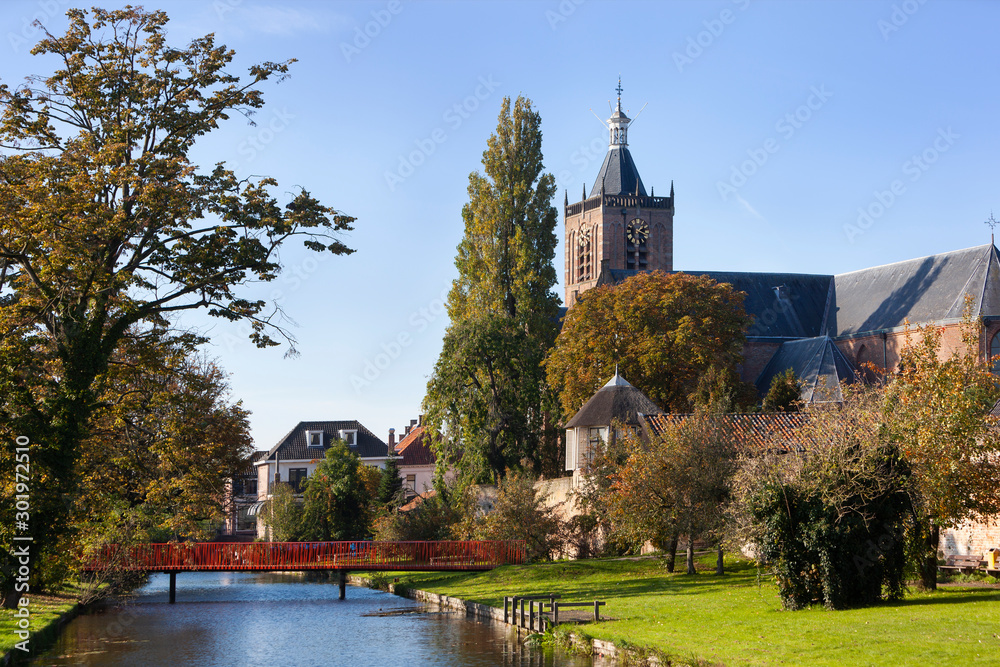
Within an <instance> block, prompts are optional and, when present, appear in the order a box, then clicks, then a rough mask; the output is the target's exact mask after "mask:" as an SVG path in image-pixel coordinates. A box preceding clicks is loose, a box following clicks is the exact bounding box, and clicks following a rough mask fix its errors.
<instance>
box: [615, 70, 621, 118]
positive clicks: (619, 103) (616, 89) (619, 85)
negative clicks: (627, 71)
mask: <svg viewBox="0 0 1000 667" xmlns="http://www.w3.org/2000/svg"><path fill="white" fill-rule="evenodd" d="M615 92H617V93H618V110H619V111H621V110H622V75H621V74H619V75H618V87H617V88H615Z"/></svg>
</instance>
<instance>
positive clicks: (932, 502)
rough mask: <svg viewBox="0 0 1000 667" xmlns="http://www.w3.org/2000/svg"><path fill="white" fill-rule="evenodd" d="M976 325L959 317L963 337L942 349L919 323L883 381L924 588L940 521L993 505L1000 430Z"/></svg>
mask: <svg viewBox="0 0 1000 667" xmlns="http://www.w3.org/2000/svg"><path fill="white" fill-rule="evenodd" d="M980 331H981V329H980V327H979V326H978V325H977V324H976V323H974V322H972V321H971V320H970V319H969V318H966V322H965V324H964V325H963V342H964V344H963V345H962V346H961V347H959V348H958V349H957V350H956V351H955V352H954V354H952V355H950V356H947V357H945V356H944V355H942V354H941V330H940V329H939V328H936V327H926V328H924V329H922V330H921V331H920V332H919V335H917V336H915V337H911V338H912V339H911V340H910V341H909V344H908V345H907V346H906V347H905V348H904V350H903V352H902V354H901V357H900V363H899V372H898V373H897V375H896V377H895V378H894V379H893V380H892V381H891V382H890V383H889V384H888V385H887V387H886V388H885V405H884V414H885V422H886V425H887V427H888V431H889V433H890V434H891V437H892V438H893V441H894V442H895V444H896V446H897V447H898V448H899V451H900V453H901V454H902V456H903V458H904V459H905V461H906V462H907V465H908V466H909V469H910V483H909V486H908V490H909V494H910V500H911V506H912V511H913V518H914V521H915V522H916V525H917V526H918V528H919V531H918V539H919V545H920V548H919V550H918V551H919V554H920V555H919V560H920V571H921V582H922V585H923V587H925V588H935V587H936V585H937V548H938V541H939V537H940V531H941V529H942V528H948V527H953V526H956V525H958V524H960V523H962V522H963V521H966V520H970V519H977V518H981V517H983V516H995V515H996V514H998V513H1000V494H998V493H997V488H1000V433H998V432H997V428H996V425H995V424H991V423H990V419H989V418H988V417H987V415H988V413H989V412H990V409H991V408H992V407H993V405H994V403H995V402H996V401H997V399H998V398H1000V383H998V379H997V377H996V376H995V375H993V374H992V373H991V372H990V368H989V366H988V365H987V364H986V363H984V362H983V360H982V359H981V358H980V356H979V340H980Z"/></svg>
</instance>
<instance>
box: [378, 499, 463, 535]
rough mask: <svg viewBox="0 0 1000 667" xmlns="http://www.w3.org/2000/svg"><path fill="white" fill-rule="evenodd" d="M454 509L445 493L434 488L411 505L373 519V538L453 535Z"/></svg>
mask: <svg viewBox="0 0 1000 667" xmlns="http://www.w3.org/2000/svg"><path fill="white" fill-rule="evenodd" d="M459 519H460V516H459V514H458V511H457V510H456V509H455V508H454V507H453V506H452V502H451V498H450V496H449V495H448V494H447V493H441V492H436V493H434V495H432V496H430V497H428V498H426V499H425V500H423V501H422V502H420V503H418V504H417V505H416V507H414V508H413V509H410V510H407V511H405V512H403V511H396V512H393V513H391V514H389V515H387V516H385V517H382V518H380V519H378V520H376V522H375V539H376V540H384V541H387V542H394V541H400V542H411V541H431V540H451V539H455V537H454V533H453V531H452V528H453V526H454V525H455V524H456V523H457V522H458V521H459Z"/></svg>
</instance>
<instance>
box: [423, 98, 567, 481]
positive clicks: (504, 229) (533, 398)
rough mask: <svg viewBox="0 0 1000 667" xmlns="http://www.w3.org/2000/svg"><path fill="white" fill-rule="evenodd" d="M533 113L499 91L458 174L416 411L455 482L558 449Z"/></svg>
mask: <svg viewBox="0 0 1000 667" xmlns="http://www.w3.org/2000/svg"><path fill="white" fill-rule="evenodd" d="M540 123H541V120H540V117H539V115H538V113H537V112H535V111H534V110H532V107H531V102H530V100H528V99H526V98H524V97H518V99H517V100H516V101H515V102H514V103H513V105H512V104H511V101H510V99H509V98H505V99H504V101H503V104H502V106H501V111H500V118H499V121H498V123H497V129H496V132H495V133H494V134H493V135H492V136H491V137H490V139H489V141H488V144H487V149H486V151H484V153H483V169H484V172H485V173H484V174H480V173H479V172H474V173H472V174H471V175H470V176H469V188H468V192H469V202H468V203H467V204H466V205H465V206H464V207H463V208H462V218H463V220H464V221H465V236H464V238H463V239H462V242H461V243H460V244H459V246H458V255H457V257H456V259H455V265H456V267H457V268H458V278H457V279H456V280H455V282H454V284H453V286H452V289H451V292H450V293H449V295H448V315H449V317H450V318H451V324H450V325H449V328H448V331H447V332H446V334H445V338H444V343H443V347H442V352H441V356H440V357H439V358H438V361H437V364H436V365H435V367H434V373H433V375H432V376H431V379H430V381H429V382H428V385H427V395H426V398H425V399H424V408H425V411H426V413H427V422H428V427H429V430H430V431H431V433H432V434H433V435H434V436H435V437H434V447H435V451H436V454H437V455H438V457H439V459H441V460H450V459H452V458H454V456H455V454H456V452H459V451H460V452H461V454H462V458H461V463H460V467H461V469H462V472H463V476H464V478H465V479H467V480H470V481H481V482H485V481H493V480H495V479H498V478H500V477H502V476H503V475H504V474H505V472H506V470H507V469H508V468H512V467H518V466H519V465H520V464H521V461H522V460H527V461H529V462H530V463H531V464H532V465H533V466H534V467H540V466H541V464H542V462H543V460H544V459H545V452H546V451H550V450H551V451H554V450H555V447H556V445H557V442H558V441H557V439H556V438H557V434H556V432H555V428H554V427H555V420H553V419H547V417H546V415H547V414H548V413H549V411H550V410H551V409H552V408H553V407H555V406H554V403H553V401H552V400H551V394H550V392H549V391H548V389H547V387H546V383H545V377H544V373H543V372H542V370H541V368H540V363H541V361H542V359H543V358H544V356H545V353H546V351H547V350H548V348H549V347H550V346H551V345H552V342H553V340H554V339H555V336H556V330H557V327H558V322H557V318H558V306H559V301H558V297H557V296H556V295H555V293H554V292H553V291H552V288H553V287H554V286H555V284H556V272H555V268H554V267H553V265H552V259H553V254H554V252H555V247H556V236H555V225H556V210H555V208H553V207H552V206H551V205H550V203H549V202H550V200H551V199H552V196H553V194H554V193H555V180H554V178H553V177H552V175H551V174H543V173H542V151H541V143H542V133H541V129H540Z"/></svg>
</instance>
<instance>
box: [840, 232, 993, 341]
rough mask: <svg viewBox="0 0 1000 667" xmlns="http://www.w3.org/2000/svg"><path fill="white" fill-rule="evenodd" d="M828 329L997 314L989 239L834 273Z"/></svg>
mask: <svg viewBox="0 0 1000 667" xmlns="http://www.w3.org/2000/svg"><path fill="white" fill-rule="evenodd" d="M834 284H835V295H834V300H833V302H832V303H831V308H830V313H829V315H828V318H827V319H828V327H827V333H828V334H829V335H831V336H845V335H850V334H859V333H864V332H874V331H882V330H887V329H895V328H898V327H902V326H903V325H904V321H905V320H909V322H910V324H914V325H917V324H924V323H929V322H941V321H946V320H959V319H961V318H962V309H963V308H964V306H965V296H966V295H967V294H968V295H971V296H972V300H973V308H974V310H973V315H978V316H998V315H1000V257H998V255H997V249H996V248H995V247H994V246H993V244H992V243H989V244H987V245H982V246H976V247H973V248H966V249H965V250H955V251H952V252H944V253H940V254H937V255H931V256H929V257H920V258H918V259H911V260H907V261H904V262H896V263H894V264H886V265H884V266H876V267H873V268H870V269H862V270H860V271H852V272H850V273H841V274H839V275H837V276H835V277H834Z"/></svg>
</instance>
